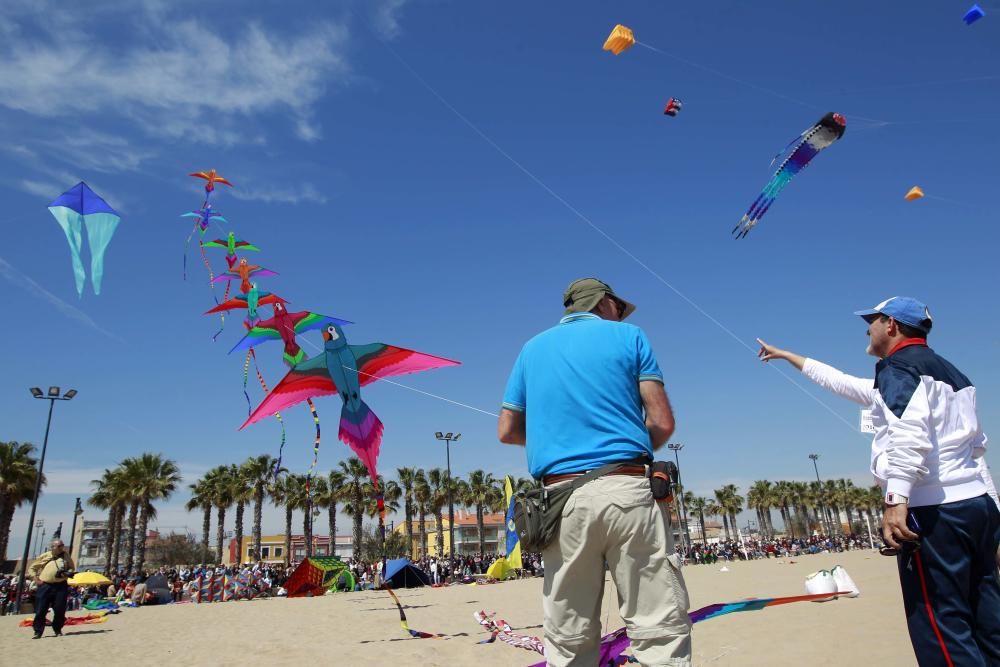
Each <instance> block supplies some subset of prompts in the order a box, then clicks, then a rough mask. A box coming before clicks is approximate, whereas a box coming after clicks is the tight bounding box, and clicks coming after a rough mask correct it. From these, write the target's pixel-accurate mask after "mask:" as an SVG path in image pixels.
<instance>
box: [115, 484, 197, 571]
mask: <svg viewBox="0 0 1000 667" xmlns="http://www.w3.org/2000/svg"><path fill="white" fill-rule="evenodd" d="M188 488H189V489H191V498H190V499H189V500H188V501H187V504H186V505H185V506H184V509H186V510H187V511H188V512H193V511H194V510H198V509H200V510H201V512H202V520H201V562H202V564H204V565H207V564H208V563H209V560H208V534H209V532H210V531H211V530H212V501H213V494H214V493H215V490H214V489H213V488H212V481H211V479H206V478H205V477H202V478H201V479H199V480H198V481H197V482H195V483H194V484H191V485H189V486H188ZM116 561H117V559H116Z"/></svg>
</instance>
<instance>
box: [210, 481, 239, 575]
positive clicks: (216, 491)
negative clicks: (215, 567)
mask: <svg viewBox="0 0 1000 667" xmlns="http://www.w3.org/2000/svg"><path fill="white" fill-rule="evenodd" d="M205 479H206V480H208V482H209V484H210V485H211V487H212V505H213V506H214V507H215V512H216V514H215V515H216V524H215V559H216V563H221V562H222V541H223V539H225V537H226V510H227V509H229V506H230V505H232V504H233V481H232V469H231V468H230V467H229V466H226V465H221V466H216V467H214V468H212V469H211V470H209V471H208V472H207V473H205Z"/></svg>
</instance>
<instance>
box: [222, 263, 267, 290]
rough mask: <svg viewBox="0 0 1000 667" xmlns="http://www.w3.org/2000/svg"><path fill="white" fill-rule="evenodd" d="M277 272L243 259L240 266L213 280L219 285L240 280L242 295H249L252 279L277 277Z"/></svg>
mask: <svg viewBox="0 0 1000 667" xmlns="http://www.w3.org/2000/svg"><path fill="white" fill-rule="evenodd" d="M276 275H278V274H277V273H276V272H274V271H272V270H270V269H265V268H264V267H262V266H257V265H256V264H251V263H250V262H248V261H247V260H246V258H243V259H241V260H240V262H239V264H237V265H236V266H235V267H233V268H231V269H229V270H228V271H226V272H225V273H222V274H220V275H218V276H216V277H215V278H213V279H212V282H213V283H217V282H219V281H220V280H239V281H240V293H241V294H247V293H248V292H249V291H250V288H251V286H252V285H251V284H250V278H252V277H254V276H276Z"/></svg>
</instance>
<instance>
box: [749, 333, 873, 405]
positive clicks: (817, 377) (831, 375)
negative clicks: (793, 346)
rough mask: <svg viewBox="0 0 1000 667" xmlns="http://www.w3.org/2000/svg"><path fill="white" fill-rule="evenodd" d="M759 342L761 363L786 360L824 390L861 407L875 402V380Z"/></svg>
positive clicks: (758, 340) (758, 354)
mask: <svg viewBox="0 0 1000 667" xmlns="http://www.w3.org/2000/svg"><path fill="white" fill-rule="evenodd" d="M757 342H758V343H760V352H758V353H757V356H758V357H759V358H760V360H761V361H764V362H768V361H770V360H771V359H784V360H785V361H787V362H788V363H790V364H791V365H793V366H795V367H796V368H798V369H799V370H800V371H802V374H803V375H805V376H806V377H807V378H809V379H810V380H812V381H813V382H815V383H816V384H818V385H819V386H821V387H823V389H826V390H827V391H830V392H833V393H834V394H837V395H838V396H840V397H841V398H846V399H847V400H849V401H853V402H855V403H857V404H859V405H865V406H870V405H871V404H872V402H873V401H874V400H875V380H874V379H871V378H859V377H855V376H853V375H848V374H847V373H844V372H842V371H839V370H837V369H836V368H834V367H833V366H828V365H826V364H824V363H822V362H820V361H816V360H815V359H809V358H807V357H803V356H802V355H799V354H796V353H794V352H789V351H788V350H782V349H781V348H779V347H775V346H774V345H768V344H767V343H765V342H764V341H763V340H761V339H760V338H758V339H757Z"/></svg>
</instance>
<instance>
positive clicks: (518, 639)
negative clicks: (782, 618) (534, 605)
mask: <svg viewBox="0 0 1000 667" xmlns="http://www.w3.org/2000/svg"><path fill="white" fill-rule="evenodd" d="M831 595H833V596H834V597H835V596H838V595H849V593H847V592H838V593H832V594H831V593H818V594H813V595H794V596H791V597H784V598H753V599H750V600H740V601H739V602H728V603H723V604H710V605H708V606H707V607H702V608H701V609H697V610H695V611H692V612H688V618H689V619H690V620H691V623H700V622H701V621H707V620H708V619H710V618H716V617H718V616H723V615H725V614H732V613H736V612H741V611H757V610H759V609H765V608H767V607H774V606H777V605H781V604H790V603H792V602H808V601H816V600H825V599H829V598H830V596H831ZM472 615H473V617H475V619H476V622H478V623H479V624H480V625H482V626H483V627H484V628H486V630H487V631H488V632H489V633H490V638H489V639H486V640H484V641H481V642H479V643H480V644H491V643H493V642H494V641H496V640H497V639H499V640H500V641H502V642H504V643H505V644H510V645H511V646H515V647H517V648H523V649H526V650H529V651H535V652H537V653H541V654H542V655H545V643H544V642H543V641H542V640H541V639H540V638H538V637H531V636H529V635H521V634H517V633H515V632H513V631H512V629H511V627H510V625H509V624H508V623H507V622H506V621H503V620H501V621H495V620H493V616H494V614H487V613H486V612H484V611H482V610H480V611H476V612H473V614H472ZM630 644H631V640H630V639H629V637H628V633H627V629H626V628H619V629H618V630H615V631H614V632H612V633H610V634H607V635H604V636H603V637H601V653H600V659H599V661H598V663H597V664H598V665H601V666H602V667H603V666H604V665H621V664H624V661H625V660H627V659H624V660H623V658H622V653H624V652H625V651H626V650H627V649H628V647H629V645H630ZM545 665H546V663H545V661H542V662H539V663H536V664H533V665H531V666H530V667H545Z"/></svg>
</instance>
